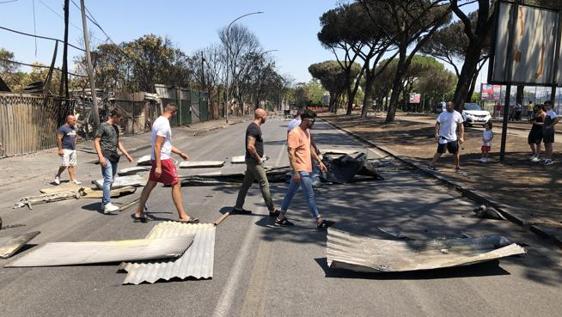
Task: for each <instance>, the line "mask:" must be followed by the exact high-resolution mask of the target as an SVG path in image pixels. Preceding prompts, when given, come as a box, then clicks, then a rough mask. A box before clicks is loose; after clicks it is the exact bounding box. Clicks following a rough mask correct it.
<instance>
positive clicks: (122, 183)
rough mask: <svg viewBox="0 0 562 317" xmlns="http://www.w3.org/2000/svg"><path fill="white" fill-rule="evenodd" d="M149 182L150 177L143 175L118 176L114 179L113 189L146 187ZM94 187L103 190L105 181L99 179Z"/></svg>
mask: <svg viewBox="0 0 562 317" xmlns="http://www.w3.org/2000/svg"><path fill="white" fill-rule="evenodd" d="M147 180H148V176H142V175H130V176H118V177H115V178H114V179H113V184H112V185H111V188H113V189H117V188H122V187H126V186H144V185H145V184H146V182H147ZM94 185H96V187H97V188H99V189H102V188H103V179H98V180H96V181H94Z"/></svg>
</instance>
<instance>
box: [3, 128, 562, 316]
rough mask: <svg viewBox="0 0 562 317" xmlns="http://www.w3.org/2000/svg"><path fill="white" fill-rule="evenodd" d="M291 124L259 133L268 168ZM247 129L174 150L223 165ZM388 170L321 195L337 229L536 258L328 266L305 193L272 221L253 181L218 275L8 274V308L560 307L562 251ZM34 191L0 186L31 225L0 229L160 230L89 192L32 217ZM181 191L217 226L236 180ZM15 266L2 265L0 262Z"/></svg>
mask: <svg viewBox="0 0 562 317" xmlns="http://www.w3.org/2000/svg"><path fill="white" fill-rule="evenodd" d="M286 123H287V122H285V121H280V120H272V121H270V122H268V123H267V124H266V125H265V126H264V127H263V133H264V139H265V140H266V152H267V155H269V156H270V157H271V160H270V161H269V162H268V164H269V165H271V166H274V165H286V164H287V156H286V147H285V138H286V132H285V131H286V130H285V127H286ZM244 129H245V125H235V126H232V127H229V128H227V129H223V130H217V131H214V132H212V133H209V134H206V135H201V136H197V137H190V138H187V139H186V141H184V142H182V143H180V144H176V146H178V147H180V148H183V149H185V150H187V152H188V153H189V154H190V156H191V158H192V160H223V159H225V158H230V157H232V156H235V155H241V154H243V144H244ZM314 133H315V136H316V141H317V143H318V144H320V146H321V147H325V148H326V147H330V148H332V147H345V148H350V147H354V148H357V149H362V150H364V151H367V149H365V148H363V147H362V146H361V145H360V144H358V143H356V142H355V141H354V140H352V139H351V138H350V137H349V136H347V135H345V134H343V133H341V132H338V131H334V130H333V129H330V128H329V127H328V125H326V124H323V123H318V124H317V127H315V131H314ZM146 153H148V151H146ZM146 153H139V154H138V155H140V154H146ZM368 154H369V157H371V158H379V157H381V155H380V154H379V153H376V152H373V151H370V150H368ZM227 161H228V159H227ZM0 164H2V163H1V162H0ZM227 165H228V164H227ZM127 166H129V165H128V164H122V167H127ZM228 168H229V169H243V166H230V167H228ZM383 176H385V180H384V181H378V182H363V183H355V184H350V185H336V186H330V187H323V188H321V189H319V190H318V191H317V199H318V203H319V208H320V211H321V213H322V214H323V215H324V216H325V217H327V218H329V219H333V220H336V221H338V226H340V225H341V226H342V227H346V228H349V229H350V230H354V231H358V232H363V233H365V232H369V231H370V230H373V228H375V227H376V226H382V227H393V228H399V229H400V230H401V231H402V233H403V234H405V235H408V236H411V237H414V238H417V237H427V236H433V237H441V236H450V235H458V234H459V233H460V232H462V233H466V234H468V235H471V236H479V235H484V234H493V233H499V234H503V235H506V236H507V237H509V238H511V239H513V240H515V241H517V242H521V243H525V244H526V245H527V248H528V251H529V253H528V254H527V255H526V256H524V257H514V258H509V259H504V260H501V261H500V262H499V263H496V262H494V263H487V264H483V265H476V266H469V267H462V268H455V269H448V270H438V271H430V272H417V273H405V274H368V275H366V274H353V273H347V272H333V271H330V269H328V268H327V266H326V251H325V244H326V234H325V233H321V232H317V231H315V230H314V228H313V225H312V222H311V220H310V216H309V213H308V210H307V209H306V204H305V203H304V200H303V197H302V194H297V196H296V197H295V200H294V201H293V205H292V208H291V209H290V211H289V217H290V218H291V219H293V220H294V222H295V223H296V224H297V225H296V226H295V227H293V228H278V227H275V226H273V225H272V222H271V219H269V217H267V216H264V215H265V214H266V212H267V211H266V209H265V207H264V204H263V201H262V199H261V197H260V195H259V188H258V187H257V185H255V186H254V188H252V190H251V191H250V195H249V197H248V199H247V200H246V205H245V207H246V208H247V209H253V210H254V212H255V214H254V215H251V216H231V217H229V218H228V219H227V220H226V221H225V222H224V223H222V224H221V225H220V226H219V227H217V236H216V246H215V266H214V277H213V279H212V280H201V281H196V280H188V281H171V282H164V283H156V284H152V285H151V284H142V285H138V286H122V285H121V283H122V281H123V279H124V275H123V274H118V273H117V272H116V271H117V265H90V266H74V267H57V268H10V269H8V268H0V298H1V300H0V315H1V316H175V315H186V316H326V315H331V316H460V315H462V316H482V315H492V316H514V315H517V316H556V315H559V313H560V311H562V301H561V300H560V299H561V298H562V289H561V286H560V285H562V284H561V282H562V266H561V259H562V256H561V254H560V251H559V250H558V249H556V248H555V247H554V246H553V245H551V244H548V243H545V242H543V241H540V240H539V239H537V238H536V237H535V236H534V235H533V234H531V233H528V232H527V231H525V230H524V229H521V228H519V227H517V226H515V225H513V224H511V223H509V222H501V221H491V220H482V219H477V218H473V217H472V212H471V210H472V208H473V207H474V205H473V203H472V202H471V201H469V200H466V199H464V198H462V197H459V196H458V195H457V194H456V193H454V192H450V191H449V190H447V189H446V188H443V187H442V186H441V185H439V184H437V183H435V182H434V181H433V180H431V179H428V178H425V177H423V176H420V175H417V174H413V172H412V171H409V170H401V169H395V170H388V171H386V172H384V173H383ZM39 185H41V184H38V183H29V184H27V185H26V186H24V187H19V188H18V187H17V186H15V188H12V189H10V190H9V191H4V192H2V193H0V198H1V200H2V202H1V203H0V216H2V217H3V218H4V221H5V222H7V223H20V224H25V226H24V227H19V228H13V229H8V230H2V231H0V237H1V236H5V235H8V234H15V233H19V232H26V231H33V230H40V231H41V232H42V234H41V235H39V236H38V237H37V238H35V240H33V242H34V243H35V244H41V243H46V242H51V241H87V240H118V239H134V238H140V237H144V236H145V235H146V233H148V231H149V230H150V229H151V228H152V226H154V224H155V223H154V222H152V223H147V224H135V223H132V221H131V219H130V218H129V214H130V212H131V211H128V212H124V213H122V214H120V215H117V216H105V215H102V214H100V213H99V212H97V208H98V206H97V205H98V203H97V202H94V201H87V200H69V201H64V202H58V203H51V204H47V205H41V206H37V207H35V208H34V210H33V211H32V212H31V211H27V210H25V209H20V210H15V211H12V210H11V209H9V207H8V206H11V204H13V202H14V200H15V197H19V196H21V195H22V194H23V193H27V194H29V191H30V187H32V186H39ZM43 186H44V185H43ZM34 190H35V189H34ZM285 190H286V185H284V184H278V185H274V186H272V191H273V193H274V201H275V202H276V203H277V204H279V203H280V202H281V200H282V198H283V194H284V191H285ZM183 193H184V197H185V198H186V205H187V210H188V212H189V213H190V214H192V215H194V216H196V217H198V218H200V219H201V220H202V221H203V222H213V221H214V220H215V219H216V218H217V217H219V216H220V215H221V212H225V211H226V210H228V208H230V207H231V206H232V205H233V203H234V201H235V199H236V194H237V187H236V186H213V187H184V189H183ZM135 195H137V194H135ZM131 198H132V197H130V196H129V197H124V198H121V199H120V200H118V202H121V203H123V202H126V201H129V200H131ZM149 208H150V210H151V212H153V213H154V214H155V215H158V216H159V217H167V218H170V219H175V218H176V217H177V215H176V213H175V209H174V207H173V203H172V201H171V194H170V190H169V189H168V188H162V187H158V188H156V189H155V191H154V192H153V195H152V197H151V198H150V200H149ZM7 262H8V261H6V260H0V265H2V266H3V265H4V264H6V263H7Z"/></svg>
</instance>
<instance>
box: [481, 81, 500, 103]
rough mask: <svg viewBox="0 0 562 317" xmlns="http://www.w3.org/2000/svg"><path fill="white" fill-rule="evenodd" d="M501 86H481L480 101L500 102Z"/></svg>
mask: <svg viewBox="0 0 562 317" xmlns="http://www.w3.org/2000/svg"><path fill="white" fill-rule="evenodd" d="M501 90H502V86H501V85H492V84H482V86H481V90H480V91H481V95H480V99H481V100H485V101H495V100H500V96H501Z"/></svg>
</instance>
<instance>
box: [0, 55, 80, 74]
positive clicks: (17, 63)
mask: <svg viewBox="0 0 562 317" xmlns="http://www.w3.org/2000/svg"><path fill="white" fill-rule="evenodd" d="M0 61H2V62H6V63H11V64H16V65H22V66H29V67H37V68H45V69H50V68H51V67H49V66H44V65H38V64H28V63H22V62H17V61H12V60H9V59H5V58H0ZM53 69H54V70H57V71H59V72H62V70H61V69H60V68H56V67H54V68H53ZM68 74H70V75H72V76H74V77H87V76H84V75H78V74H74V73H71V72H68Z"/></svg>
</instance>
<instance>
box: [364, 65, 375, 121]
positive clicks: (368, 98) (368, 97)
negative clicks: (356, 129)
mask: <svg viewBox="0 0 562 317" xmlns="http://www.w3.org/2000/svg"><path fill="white" fill-rule="evenodd" d="M366 63H367V64H366V65H367V67H369V66H368V65H369V62H368V61H367V62H366ZM375 67H376V65H375V66H373V71H374V70H375ZM373 75H374V74H373V72H371V70H367V71H366V72H365V96H364V97H363V108H362V109H361V118H363V119H365V118H367V112H368V111H369V108H370V107H372V106H373V81H374V79H375V76H373Z"/></svg>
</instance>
